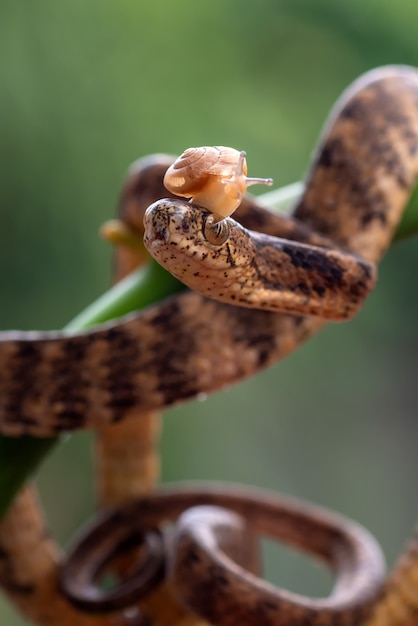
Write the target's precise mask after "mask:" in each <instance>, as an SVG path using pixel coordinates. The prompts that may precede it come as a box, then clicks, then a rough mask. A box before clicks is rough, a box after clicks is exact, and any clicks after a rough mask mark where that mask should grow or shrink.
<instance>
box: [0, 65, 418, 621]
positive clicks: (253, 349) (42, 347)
mask: <svg viewBox="0 0 418 626" xmlns="http://www.w3.org/2000/svg"><path fill="white" fill-rule="evenodd" d="M166 167H167V159H157V161H155V160H154V161H153V162H147V163H145V164H143V166H142V169H141V171H140V172H137V173H136V174H137V176H136V177H134V178H133V179H132V181H131V182H132V187H131V188H129V189H127V190H126V193H127V196H126V197H125V198H124V199H123V203H122V210H121V219H123V221H125V222H126V223H127V224H128V225H130V226H131V227H134V228H136V229H137V230H138V231H141V229H142V217H143V214H144V212H145V209H146V206H147V204H150V203H152V202H154V201H155V200H157V199H158V198H161V197H163V196H164V195H166V193H165V192H164V191H163V190H162V186H161V179H162V174H163V171H164V169H165V168H166ZM417 173H418V74H417V72H416V71H415V70H414V69H411V68H403V67H393V68H391V67H389V68H383V69H381V70H377V71H374V72H371V73H369V74H367V75H366V76H364V77H363V78H361V79H360V80H359V81H357V82H356V83H354V85H353V86H352V87H351V88H350V89H349V90H348V91H347V92H346V93H345V94H344V95H343V96H342V98H341V100H340V101H339V102H338V104H337V106H336V108H335V109H334V111H333V113H332V114H331V117H330V119H329V121H328V123H327V126H326V128H325V130H324V134H323V137H322V139H321V142H320V144H319V147H318V149H317V153H316V156H315V159H314V162H313V165H312V168H311V172H310V174H309V176H308V179H307V182H306V187H305V192H304V194H303V197H302V198H301V200H300V202H299V203H298V204H297V206H296V207H295V208H294V210H293V213H292V215H291V217H283V216H275V215H272V214H270V213H269V212H267V211H263V210H262V209H260V208H259V207H257V205H256V203H255V202H252V201H251V200H246V201H245V202H244V203H243V205H242V207H241V208H240V209H239V211H238V212H237V214H236V215H237V219H238V220H239V221H240V222H241V223H242V225H243V226H244V227H245V229H246V230H244V229H242V228H241V227H240V226H238V225H235V223H234V222H233V221H231V222H230V233H229V236H230V237H231V239H230V242H229V256H228V255H227V257H226V266H227V267H226V268H224V271H225V272H226V273H227V276H224V278H226V279H227V281H228V280H229V281H230V276H229V272H230V271H232V273H233V274H234V272H236V271H238V270H237V268H240V269H239V272H243V273H242V274H239V276H244V277H245V278H244V279H243V281H242V282H241V283H240V284H241V285H244V286H245V290H244V291H243V290H240V292H241V295H242V294H244V297H243V300H244V301H243V302H240V304H242V305H245V307H242V306H231V304H227V303H223V302H219V301H216V300H213V299H208V298H207V297H206V296H204V295H201V294H199V293H190V292H185V293H182V294H180V295H178V296H176V297H174V298H170V299H168V300H167V301H165V302H162V303H160V304H158V305H157V306H154V307H150V308H149V309H147V310H145V311H142V312H140V313H137V314H134V315H130V316H127V317H125V318H123V319H121V320H117V321H116V322H112V323H110V324H106V325H104V326H102V327H100V328H97V329H94V330H92V331H88V332H85V333H80V334H78V335H75V336H69V335H67V334H65V333H59V332H58V333H21V332H4V333H1V334H0V372H1V374H0V432H2V433H5V434H8V435H21V434H25V433H28V434H32V435H51V434H57V433H60V432H62V431H66V430H72V429H75V428H82V427H91V428H96V427H100V426H103V425H104V424H110V423H114V422H118V421H120V420H121V419H124V418H127V417H130V416H131V415H133V414H134V413H137V412H138V411H148V410H153V409H158V408H162V407H165V406H168V405H171V404H173V403H174V402H178V401H181V400H186V399H188V398H192V397H194V396H196V395H198V394H199V393H202V392H203V393H208V392H211V391H214V390H216V389H219V388H221V387H222V386H225V385H228V384H231V383H233V382H237V381H239V380H241V379H242V378H244V377H246V376H249V375H251V374H253V373H254V372H256V371H258V370H259V369H261V368H263V367H266V366H267V365H269V364H271V363H274V362H275V361H277V360H278V359H280V358H282V357H283V356H285V355H286V354H288V353H289V352H290V351H291V350H293V349H294V348H296V347H297V346H298V345H299V344H300V343H301V342H302V341H303V340H305V339H306V338H308V337H309V336H310V335H312V334H313V333H314V332H315V331H316V330H318V329H319V328H321V327H322V325H323V324H324V323H325V322H324V320H323V319H322V316H325V317H326V318H332V319H335V318H337V319H342V318H345V317H347V316H349V315H351V314H353V313H354V312H355V311H356V310H357V309H358V307H359V306H360V304H361V302H362V301H363V300H364V297H365V296H366V295H367V293H368V291H369V290H370V289H371V288H372V286H373V284H374V274H375V269H374V264H375V263H376V262H378V261H379V260H380V258H381V257H382V255H383V253H384V252H385V250H386V248H387V247H388V245H389V244H390V241H391V238H392V235H393V232H394V229H395V228H396V224H397V223H398V221H399V219H400V216H401V214H402V211H403V208H404V206H405V204H406V201H407V199H408V196H409V194H410V192H411V190H412V188H413V186H414V184H415V181H416V177H417ZM138 180H141V181H142V183H143V182H144V180H146V181H148V182H146V188H145V192H146V193H145V197H147V202H145V201H144V205H143V206H142V205H141V206H139V205H138V203H137V202H135V198H134V196H135V185H136V183H137V181H138ZM134 181H135V182H134ZM178 206H180V207H181V212H180V213H179V214H177V215H180V216H181V222H183V221H184V217H185V215H186V213H185V211H186V210H187V216H189V217H190V220H189V222H188V229H187V228H185V227H184V226H185V224H182V225H181V228H182V232H181V236H180V239H177V244H179V245H176V246H174V245H173V246H171V248H172V250H173V254H172V255H170V258H167V259H166V261H167V263H168V266H169V267H170V268H173V267H174V265H173V263H174V264H177V267H180V271H179V272H177V270H175V273H177V274H178V275H180V274H181V277H182V279H186V283H188V284H191V285H192V286H193V287H199V289H200V288H201V287H200V286H199V285H201V284H202V281H200V280H199V281H198V283H195V282H193V280H194V279H196V278H199V277H196V276H192V277H190V276H189V274H188V271H189V269H190V268H187V263H188V261H185V258H187V257H185V256H184V249H187V246H188V245H189V246H196V247H195V248H194V249H192V253H193V251H194V250H196V254H195V256H194V258H195V260H196V258H198V259H199V268H198V269H195V268H193V267H192V268H191V269H193V271H192V274H194V273H195V272H199V273H202V274H203V276H205V272H206V273H208V272H209V274H210V275H212V274H211V273H212V272H213V266H212V267H211V268H210V270H207V267H208V265H207V264H206V265H205V261H207V260H208V261H211V262H215V263H216V262H217V261H219V258H220V257H221V256H222V255H221V254H214V255H212V259H210V258H209V257H210V255H208V256H206V257H205V258H203V257H204V255H205V254H206V252H205V246H206V243H205V241H204V238H203V239H202V233H203V234H204V228H205V224H204V220H207V217H208V216H207V214H205V213H202V212H201V211H200V210H199V212H197V213H196V212H195V210H194V209H193V207H185V206H184V204H182V205H177V204H175V203H174V202H173V200H172V199H170V200H168V202H166V203H165V204H164V203H163V204H161V203H159V210H160V212H159V213H158V214H154V209H153V210H150V212H149V214H148V216H149V217H150V218H151V223H148V224H147V229H148V230H147V239H148V241H149V242H150V244H152V242H153V241H155V239H153V238H154V234H153V233H154V232H155V233H156V234H157V238H156V240H158V238H159V241H164V242H166V243H167V242H168V241H171V239H170V237H171V234H170V233H169V230H170V228H169V226H170V225H171V226H172V225H173V224H174V225H175V224H176V221H175V220H174V219H172V215H173V210H172V208H170V207H178ZM164 207H165V208H164ZM164 211H165V212H166V213H164ZM176 211H177V208H176ZM155 215H158V218H157V217H155ZM196 216H197V217H196ZM168 218H169V219H168ZM161 219H162V220H163V222H164V228H163V229H162V228H161ZM176 219H178V217H176ZM158 224H160V226H159V227H158ZM154 226H157V228H155V229H154ZM253 230H257V231H260V232H261V233H265V235H261V234H260V235H254V234H253V233H252V232H251V231H253ZM177 235H178V231H177ZM177 235H176V236H177ZM270 237H274V238H276V237H278V238H280V239H281V241H276V240H275V239H274V240H273V239H271V238H270ZM283 240H285V241H283ZM244 241H245V242H246V244H245V246H246V247H244V248H243V247H242V244H243V243H244ZM292 241H293V242H294V243H293V244H291V243H289V242H292ZM212 245H213V244H212ZM151 247H154V248H155V249H157V247H158V246H152V245H151ZM180 248H182V249H183V252H181V254H180V256H177V251H176V253H174V249H177V250H178V249H180ZM189 249H190V248H189ZM248 250H251V251H252V254H253V256H252V260H250V262H249V263H241V260H242V259H244V260H245V253H246V251H247V252H248ZM212 252H213V248H212ZM120 255H121V256H120V260H121V265H120V266H121V267H122V265H123V251H121V252H120ZM278 255H279V256H278ZM280 255H281V257H280ZM283 255H284V256H283ZM164 256H167V255H165V254H164ZM171 256H173V257H174V258H171ZM266 259H267V260H268V262H266ZM247 261H248V258H247ZM224 263H225V260H224ZM274 263H278V266H274ZM319 265H322V269H323V272H322V273H321V272H319ZM330 268H331V269H332V268H334V269H333V271H331V270H330ZM295 270H297V271H295ZM246 272H247V273H246ZM248 272H250V273H248ZM251 272H252V274H251ZM324 272H325V273H324ZM327 272H328V273H327ZM221 273H222V272H221ZM235 276H236V274H235ZM337 276H338V277H339V278H338V279H337ZM201 277H202V276H200V278H201ZM248 277H249V278H248ZM217 278H218V277H217ZM221 278H222V277H221ZM189 279H190V281H192V282H190V281H189ZM239 281H240V278H239V277H238V282H239ZM245 281H247V282H245ZM250 283H253V285H252V286H251V285H250ZM267 283H269V285H268V286H269V289H271V291H272V292H274V291H279V292H281V295H283V293H284V292H286V293H288V294H289V296H286V298H287V300H286V298H285V306H283V298H281V299H280V305H279V306H276V304H274V305H273V306H272V307H271V308H272V309H274V310H273V311H271V310H258V309H254V308H250V305H251V306H253V305H256V306H260V305H263V299H262V298H260V297H259V295H257V296H256V297H255V298H254V301H251V298H252V297H253V296H252V294H253V293H254V294H255V293H256V288H258V287H259V286H260V284H263V285H266V284H267ZM337 283H339V284H337ZM203 284H204V283H203ZM209 286H211V285H210V284H209ZM212 286H213V285H212ZM248 287H249V289H248ZM217 289H218V287H217ZM219 290H223V291H221V293H219ZM251 290H252V291H251ZM233 291H234V286H233V282H231V281H230V282H229V283H228V282H227V283H226V287H225V286H221V287H220V288H219V289H218V291H217V293H215V294H214V293H213V291H212V293H210V292H209V293H208V295H209V296H211V297H212V296H213V295H216V297H223V296H222V295H221V294H222V293H224V294H225V293H226V292H227V293H228V294H231V293H232V294H233ZM203 292H204V293H207V292H206V291H205V288H203ZM257 293H258V294H259V292H257ZM274 297H276V296H274ZM270 302H271V301H270ZM276 308H277V310H280V311H282V312H280V313H277V312H276ZM283 311H285V312H283ZM314 315H315V316H314ZM244 495H245V494H240V493H239V492H237V490H236V489H234V491H233V492H231V493H226V495H225V493H224V494H222V493H214V492H208V491H207V490H206V491H205V489H202V488H200V489H199V491H198V492H197V493H196V492H193V491H192V492H183V493H180V494H179V493H178V492H177V493H176V494H172V495H171V496H170V493H167V492H165V493H164V492H163V493H162V494H156V495H155V496H151V497H150V498H149V499H145V500H140V501H138V502H135V503H133V504H131V505H128V506H127V507H125V508H123V507H122V508H118V509H116V510H115V511H113V512H112V513H110V514H109V517H108V518H106V519H104V520H101V521H103V522H104V526H106V523H108V522H107V521H106V520H108V521H109V520H110V526H111V527H112V525H113V526H114V527H115V529H116V531H117V532H120V531H121V529H123V527H124V525H125V526H127V527H128V528H132V523H133V520H134V519H135V520H136V519H137V520H139V525H141V524H142V525H144V524H145V525H146V524H150V525H151V526H152V525H153V524H156V525H158V524H159V523H160V522H161V517H163V518H164V520H167V519H173V517H174V518H175V517H176V516H177V515H179V514H180V513H182V511H184V510H185V509H189V507H190V506H195V505H196V504H198V505H208V504H209V505H215V506H216V507H219V506H221V507H226V508H228V509H229V510H232V513H231V514H228V516H227V518H225V512H222V511H219V510H217V509H216V510H213V509H212V511H209V512H208V511H207V510H206V512H205V514H204V516H203V518H202V517H201V516H202V511H201V509H199V508H197V509H192V510H190V511H188V512H186V514H185V516H182V517H181V518H180V520H179V521H178V522H177V524H176V533H175V536H174V539H173V542H172V544H171V546H170V560H169V563H170V577H171V581H172V585H173V588H174V589H175V590H176V592H177V593H178V596H179V597H180V598H182V599H183V601H184V602H185V603H186V605H188V606H191V607H192V608H193V610H194V611H196V612H197V613H198V614H199V615H201V616H203V617H204V619H208V620H210V621H211V622H212V623H218V624H224V625H225V626H232V625H234V626H235V624H240V625H242V626H244V624H246V625H248V626H255V625H256V624H257V625H258V624H259V623H263V624H266V625H270V624H271V625H272V626H273V625H274V626H281V625H282V624H283V626H284V624H286V625H287V626H292V625H294V626H296V625H300V624H310V625H312V624H314V625H315V626H331V625H333V626H334V625H335V626H337V625H338V626H343V625H344V626H348V625H351V624H353V625H354V624H356V625H357V624H360V623H363V617H364V612H365V611H367V608H368V606H369V604H370V602H371V601H372V600H373V598H374V597H375V594H376V593H377V592H378V590H379V587H380V581H381V572H382V569H381V565H382V564H381V559H380V553H379V551H378V550H377V549H376V547H375V544H374V542H373V540H372V539H371V538H370V537H369V536H368V535H365V534H364V531H363V530H362V529H358V528H357V527H353V526H352V525H351V524H350V523H347V522H346V521H345V520H341V519H339V518H338V519H337V518H334V517H332V518H330V517H329V516H328V515H327V513H326V512H324V511H317V512H315V509H314V508H312V507H310V506H309V507H308V508H307V509H306V511H305V510H304V509H303V508H302V509H300V508H299V507H298V506H296V508H295V506H294V505H293V504H292V502H289V501H275V502H274V501H273V505H272V504H271V502H272V501H271V499H264V500H263V499H262V500H263V501H262V502H260V500H259V498H258V496H257V495H255V496H254V498H253V501H252V502H250V503H248V501H246V500H245V497H244ZM246 495H248V494H246ZM257 498H258V499H257ZM273 500H274V499H273ZM272 506H273V508H272ZM167 507H168V509H169V511H170V512H169V513H168V512H167V510H168V509H167ZM277 508H279V509H280V512H279V514H278V513H277ZM234 514H235V515H238V516H239V517H238V518H236V517H234ZM231 515H232V517H231ZM312 516H313V518H314V523H313V526H312V524H311V523H310V522H309V519H311V518H312ZM242 518H244V519H246V520H247V521H249V523H250V526H251V527H252V528H251V529H252V530H255V531H256V532H261V533H267V534H271V535H273V536H276V537H280V538H281V539H285V540H287V541H290V542H293V544H295V545H297V546H299V547H303V548H306V549H309V550H311V551H314V552H315V553H316V554H319V555H320V556H321V557H322V558H324V559H325V560H326V561H327V562H328V563H329V564H331V565H332V566H333V567H335V568H336V570H337V574H339V575H340V577H339V576H338V575H337V586H336V588H335V589H334V593H333V595H332V596H331V598H330V599H327V600H320V599H319V600H317V601H315V600H308V599H304V598H301V597H295V596H293V595H292V594H288V593H286V592H283V591H281V590H275V589H273V588H272V587H271V586H269V585H268V584H266V583H263V582H261V581H259V580H258V579H255V578H254V577H251V575H249V574H246V573H245V572H243V571H241V570H239V569H238V568H237V566H234V565H233V564H231V562H230V561H228V560H225V558H224V556H223V555H222V554H220V552H221V548H222V545H217V544H216V541H217V537H218V535H219V533H218V531H219V525H221V526H222V527H224V530H225V529H226V530H228V528H231V526H233V525H234V524H238V525H239V524H241V523H242ZM208 519H209V526H210V528H206V530H202V525H203V523H207V522H208ZM211 520H212V522H213V523H212V522H211ZM219 520H221V521H219ZM222 520H224V522H222ZM315 520H316V522H315ZM99 522H100V520H99ZM277 524H278V526H279V530H277ZM104 526H103V525H101V524H99V531H100V532H102V531H103V528H104ZM102 536H103V535H102ZM5 556H6V557H8V555H7V554H6V553H5ZM6 561H7V559H6ZM6 564H7V563H6ZM222 620H223V621H222ZM83 623H84V622H83ZM86 623H87V622H86ZM88 623H90V621H88ZM105 623H108V620H107V619H106V620H105ZM378 626H380V623H379V625H378Z"/></svg>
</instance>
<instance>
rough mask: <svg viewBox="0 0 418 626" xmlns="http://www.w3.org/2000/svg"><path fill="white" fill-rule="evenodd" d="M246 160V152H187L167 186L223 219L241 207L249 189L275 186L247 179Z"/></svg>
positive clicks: (170, 172)
mask: <svg viewBox="0 0 418 626" xmlns="http://www.w3.org/2000/svg"><path fill="white" fill-rule="evenodd" d="M245 157H246V155H245V152H243V151H241V152H240V151H239V150H235V149H234V148H227V147H225V146H202V147H200V148H188V149H187V150H185V152H183V154H181V155H180V156H179V157H178V159H176V161H175V162H174V163H173V164H172V165H171V166H170V167H169V168H168V170H167V172H166V173H165V176H164V181H163V182H164V186H165V188H166V189H167V190H168V191H170V192H171V193H173V194H174V195H176V196H181V197H183V198H190V199H191V201H192V202H193V203H194V204H197V205H199V206H201V207H203V208H205V209H207V210H208V211H210V212H211V213H214V214H215V215H216V216H218V217H219V219H223V218H224V217H228V216H230V215H232V213H233V212H234V211H235V209H237V208H238V207H239V205H240V204H241V201H242V199H243V197H244V194H245V192H246V190H247V187H249V186H250V185H257V184H263V185H271V184H272V183H273V181H272V179H271V178H249V177H247V161H246V158H245Z"/></svg>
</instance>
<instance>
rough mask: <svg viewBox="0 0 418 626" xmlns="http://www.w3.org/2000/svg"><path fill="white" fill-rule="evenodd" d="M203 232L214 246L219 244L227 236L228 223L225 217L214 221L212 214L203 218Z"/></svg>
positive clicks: (223, 241)
mask: <svg viewBox="0 0 418 626" xmlns="http://www.w3.org/2000/svg"><path fill="white" fill-rule="evenodd" d="M203 234H204V237H205V239H206V241H208V242H209V243H211V244H212V245H214V246H221V245H222V244H223V243H225V241H226V240H227V239H228V237H229V224H228V222H227V221H226V219H223V220H219V221H216V220H215V217H214V216H213V215H212V214H209V215H208V216H207V218H206V220H205V224H204V227H203Z"/></svg>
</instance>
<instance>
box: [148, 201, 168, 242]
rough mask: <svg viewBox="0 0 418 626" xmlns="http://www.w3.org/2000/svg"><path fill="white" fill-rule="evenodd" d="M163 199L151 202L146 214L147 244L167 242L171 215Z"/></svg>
mask: <svg viewBox="0 0 418 626" xmlns="http://www.w3.org/2000/svg"><path fill="white" fill-rule="evenodd" d="M166 208H167V207H166V205H165V203H164V202H162V201H158V202H154V203H153V204H151V205H150V206H149V207H148V208H147V210H146V211H145V214H144V243H145V246H147V247H148V246H153V245H158V242H161V241H164V242H167V241H168V239H169V237H170V233H169V228H168V227H169V224H170V216H169V214H168V212H167V210H166Z"/></svg>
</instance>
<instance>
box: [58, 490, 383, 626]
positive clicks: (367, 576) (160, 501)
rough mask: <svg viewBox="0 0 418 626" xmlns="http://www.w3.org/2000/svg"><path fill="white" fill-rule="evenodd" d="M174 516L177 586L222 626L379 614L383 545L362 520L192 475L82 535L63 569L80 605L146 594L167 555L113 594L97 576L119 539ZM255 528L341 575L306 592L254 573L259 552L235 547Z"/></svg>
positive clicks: (172, 555)
mask: <svg viewBox="0 0 418 626" xmlns="http://www.w3.org/2000/svg"><path fill="white" fill-rule="evenodd" d="M168 521H172V522H176V526H175V530H174V533H173V534H172V535H171V536H170V537H169V538H168V540H167V555H168V558H167V563H166V568H167V570H168V571H167V576H168V578H169V579H170V582H171V585H172V587H173V589H174V592H175V593H176V595H177V596H178V597H179V598H180V600H181V601H182V602H183V603H184V604H185V605H186V606H187V607H190V608H191V609H192V610H194V611H195V612H196V613H197V615H199V616H200V617H202V618H204V619H205V620H207V621H208V622H209V623H210V624H216V625H217V626H237V625H238V624H239V625H241V624H242V625H243V626H259V624H262V625H263V626H291V625H294V626H301V625H302V624H309V626H325V625H326V624H338V625H344V626H355V625H357V624H359V623H360V620H361V619H362V618H363V617H364V616H365V615H366V614H367V613H368V612H369V609H370V605H371V603H372V602H373V601H374V600H375V599H376V594H377V591H378V590H379V588H380V585H381V582H382V575H383V572H384V566H383V560H382V555H381V552H380V548H379V547H378V546H377V544H376V543H375V541H374V539H373V538H372V537H371V536H370V535H369V533H368V532H367V531H365V530H364V529H363V528H362V527H360V526H358V525H357V524H355V523H354V522H351V521H349V520H347V519H346V518H344V517H342V516H339V515H337V514H335V513H331V512H329V511H326V510H325V509H322V508H321V507H316V506H314V505H312V504H305V503H303V502H300V501H298V500H296V499H293V498H289V497H286V496H278V495H276V494H273V493H271V492H268V491H263V490H261V489H250V488H248V487H243V486H240V485H222V486H220V485H216V484H209V485H208V484H204V483H203V484H201V483H195V484H193V483H191V484H189V485H187V484H186V485H185V484H183V485H181V486H176V485H169V486H165V487H164V488H163V489H161V490H160V491H159V492H158V493H157V494H152V495H150V496H148V497H146V498H141V499H138V500H136V501H134V502H130V503H127V504H125V505H123V506H121V507H118V508H117V509H114V510H113V511H107V512H104V513H103V514H102V515H101V516H99V517H98V518H97V519H96V520H95V521H94V523H93V525H92V526H90V527H89V528H87V529H86V530H85V533H83V535H82V536H81V537H79V539H78V540H77V542H76V544H75V545H74V547H73V549H72V550H70V553H69V556H68V559H67V562H66V566H65V567H64V568H63V571H62V577H61V584H62V586H63V587H64V589H65V591H66V593H67V594H68V596H69V597H70V598H71V599H72V600H73V601H75V603H76V604H77V605H78V606H83V607H84V608H87V609H89V610H90V611H92V610H96V611H98V612H100V611H105V612H106V611H109V610H112V609H113V610H115V608H116V607H117V606H118V605H119V606H120V603H121V601H122V599H123V600H124V601H125V602H126V604H125V606H126V605H127V604H128V605H129V603H128V602H127V601H128V600H130V601H131V603H133V601H134V600H136V601H137V600H138V598H139V597H140V594H141V593H143V592H144V591H145V592H146V591H147V590H148V587H149V585H150V584H151V583H152V581H153V579H154V578H155V572H156V571H157V570H158V561H159V559H158V555H154V558H152V559H150V560H149V562H148V566H147V569H148V570H150V573H149V576H148V577H147V579H145V580H144V576H143V573H142V574H141V575H140V576H139V577H138V580H135V574H134V575H133V577H132V578H131V579H128V580H126V581H125V583H124V584H122V585H121V586H120V589H113V590H111V591H110V593H109V594H104V593H103V592H101V591H100V590H99V588H98V587H97V585H94V578H95V577H96V575H97V572H98V571H99V570H100V566H101V564H102V563H108V562H109V560H110V557H111V555H112V551H113V550H114V548H115V546H116V547H117V545H118V544H122V543H124V542H127V541H129V539H131V540H132V538H134V537H138V536H139V535H140V534H141V532H145V533H146V532H147V531H150V529H154V528H158V527H161V526H162V525H163V524H167V522H168ZM248 529H251V530H252V531H253V532H255V533H256V534H257V535H259V534H260V535H266V536H269V537H271V538H275V539H279V540H282V541H283V540H284V541H286V543H289V544H291V545H293V546H295V547H297V548H298V549H301V550H304V551H306V552H308V553H310V554H312V555H313V556H315V557H317V558H319V559H321V560H322V561H324V562H325V563H326V564H327V565H328V566H329V567H331V568H332V570H333V571H334V574H335V578H336V580H335V584H334V588H333V591H332V593H331V595H330V596H329V597H328V598H317V599H310V598H306V597H303V596H301V595H298V594H295V593H291V592H287V591H284V590H281V589H277V588H275V587H274V586H273V585H271V584H269V583H266V582H265V581H261V580H260V579H259V578H257V577H256V576H254V575H253V574H252V573H250V572H249V571H248V569H249V566H248V560H250V567H251V561H252V560H253V559H252V558H250V559H249V558H248V556H249V555H248V553H247V554H246V553H245V550H244V552H243V549H242V545H241V546H240V545H238V546H237V545H235V546H234V543H236V541H237V539H240V540H241V542H242V539H243V538H244V540H245V541H246V542H247V544H248V538H246V532H248ZM152 532H153V531H152ZM152 532H151V533H150V537H152V536H153V535H152ZM249 545H250V547H252V545H251V542H249ZM237 548H238V550H237ZM247 552H248V545H247ZM231 557H232V558H231ZM232 559H234V561H233V560H232ZM237 563H239V564H237ZM244 567H245V569H244ZM144 587H145V589H144ZM135 590H136V593H133V591H135Z"/></svg>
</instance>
